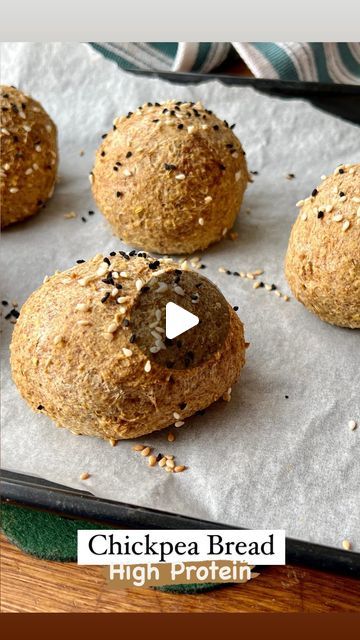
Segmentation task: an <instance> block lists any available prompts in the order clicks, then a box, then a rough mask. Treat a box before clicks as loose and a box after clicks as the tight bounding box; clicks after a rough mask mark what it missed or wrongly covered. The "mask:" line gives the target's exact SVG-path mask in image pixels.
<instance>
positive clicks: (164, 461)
mask: <svg viewBox="0 0 360 640" xmlns="http://www.w3.org/2000/svg"><path fill="white" fill-rule="evenodd" d="M165 465H166V458H165V457H164V458H161V459H160V460H159V467H165Z"/></svg>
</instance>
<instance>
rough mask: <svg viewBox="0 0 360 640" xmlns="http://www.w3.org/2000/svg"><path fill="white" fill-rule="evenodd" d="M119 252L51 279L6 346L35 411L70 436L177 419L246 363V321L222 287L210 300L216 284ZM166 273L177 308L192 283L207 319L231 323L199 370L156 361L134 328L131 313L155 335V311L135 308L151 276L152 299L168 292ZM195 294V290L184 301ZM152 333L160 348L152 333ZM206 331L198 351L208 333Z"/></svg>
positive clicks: (139, 428) (114, 434)
mask: <svg viewBox="0 0 360 640" xmlns="http://www.w3.org/2000/svg"><path fill="white" fill-rule="evenodd" d="M122 253H123V255H119V254H117V255H114V252H112V254H110V256H109V257H105V258H103V256H101V255H98V256H96V257H95V258H93V259H92V260H89V261H88V262H84V261H82V262H81V264H77V265H76V266H74V267H73V268H71V269H69V270H67V271H64V272H62V273H56V274H55V275H53V276H52V277H50V278H48V279H47V280H46V281H45V282H44V284H42V286H41V287H40V288H39V289H37V290H36V291H35V292H34V293H32V294H31V296H30V297H29V299H28V300H27V302H26V303H25V304H24V305H23V307H22V309H21V313H20V317H19V319H18V321H17V324H16V326H15V328H14V333H13V338H12V343H11V367H12V375H13V380H14V382H15V384H16V385H17V387H18V389H19V391H20V393H21V394H22V396H23V397H24V398H25V400H26V401H27V402H28V403H29V404H30V406H31V407H32V409H34V410H38V411H39V412H42V413H45V414H46V415H48V416H49V417H50V418H52V419H53V420H55V422H56V423H57V424H58V425H59V426H62V427H66V428H68V429H70V430H71V431H72V432H74V433H77V434H87V435H94V436H99V437H101V438H106V439H113V440H119V439H122V438H134V437H138V436H143V435H144V434H147V433H150V432H152V431H155V430H158V429H163V428H165V427H167V426H169V425H171V424H173V423H174V422H175V421H176V415H180V416H181V420H182V419H185V418H187V417H188V416H191V415H192V414H194V413H195V412H196V411H198V410H201V409H204V408H205V407H207V406H208V405H210V404H211V403H212V402H214V401H215V400H217V399H219V398H221V397H222V396H223V395H224V393H227V392H228V389H229V387H231V385H232V384H233V383H234V382H235V381H236V380H237V378H238V376H239V374H240V370H241V368H242V367H243V365H244V361H245V356H244V353H245V343H244V332H243V325H242V323H241V322H240V320H239V319H238V317H237V315H236V313H235V312H234V311H233V309H232V308H231V307H230V306H229V305H228V303H227V302H226V301H225V299H224V298H223V296H222V295H221V294H220V292H218V293H217V295H218V296H219V298H220V300H223V301H224V304H225V307H223V310H222V311H221V308H222V304H223V303H222V302H220V303H215V305H214V304H213V302H212V295H213V293H214V290H216V291H218V290H217V289H216V287H215V286H214V285H213V284H212V283H210V281H208V280H207V279H206V278H201V277H200V276H198V275H197V274H196V273H194V272H186V273H187V275H186V278H185V277H184V278H183V279H182V274H185V271H181V270H180V269H179V268H178V265H177V264H176V263H173V262H172V261H171V260H166V261H165V260H160V261H158V260H157V261H154V259H151V258H149V257H147V256H146V254H144V253H140V254H139V255H130V256H129V255H127V254H124V252H122ZM131 253H135V252H131ZM174 267H176V271H175V272H174ZM169 272H171V273H175V285H174V286H173V287H172V290H171V295H179V296H180V297H179V300H178V301H179V303H180V304H181V305H182V306H183V307H184V306H185V307H186V301H188V302H189V299H190V298H189V292H190V290H191V288H190V285H191V286H192V285H193V283H194V282H196V283H197V285H198V288H196V289H195V290H196V292H197V291H200V292H201V301H202V304H203V305H204V306H203V308H204V309H206V304H207V302H208V301H209V305H210V308H209V315H212V309H213V307H214V306H216V307H217V308H218V309H219V310H220V313H221V314H222V315H223V316H224V321H226V322H228V329H227V332H226V335H225V336H224V339H223V340H222V342H221V343H220V345H221V346H220V348H219V349H218V350H217V351H214V350H211V349H210V351H211V353H210V354H208V356H207V358H206V359H205V360H204V361H203V362H200V364H199V366H189V367H188V368H187V366H186V367H185V368H168V367H167V366H163V364H161V363H160V364H157V360H156V358H157V355H156V354H154V357H153V358H152V359H150V358H149V357H148V355H147V353H146V352H145V351H143V350H142V349H141V348H140V346H139V344H138V340H137V339H136V336H134V334H133V328H132V323H134V324H136V321H135V320H133V316H132V314H135V313H138V315H137V323H138V325H139V319H140V325H139V326H140V327H142V326H145V325H146V322H149V323H150V324H149V327H150V329H151V331H153V328H154V327H155V325H156V324H157V323H156V321H155V324H152V323H151V319H152V314H154V313H155V316H156V309H154V308H150V306H149V304H148V305H147V303H146V302H145V306H144V304H142V305H140V311H138V312H135V311H134V307H136V305H138V303H139V297H140V296H146V295H147V292H148V290H149V289H150V287H149V283H150V282H154V281H156V287H157V289H156V291H157V293H156V295H158V296H161V295H169V294H168V293H166V294H165V293H164V294H162V291H163V288H164V285H161V284H160V283H161V281H162V279H163V278H166V277H167V278H168V279H169V277H170V275H171V274H170V275H169ZM190 273H191V274H192V273H193V276H191V277H190V276H189V275H188V274H190ZM193 278H195V280H194V279H193ZM196 278H197V279H198V280H196ZM179 281H180V283H181V285H182V287H180V285H179V284H176V283H178V282H179ZM200 281H201V283H202V284H201V285H199V283H200ZM197 285H195V286H197ZM177 292H179V293H177ZM180 294H181V295H180ZM154 299H155V298H149V300H154ZM166 299H167V298H166ZM197 299H198V294H197V293H196V294H195V295H192V297H191V299H190V302H192V303H194V301H195V302H197ZM145 300H146V298H145ZM156 300H158V298H156ZM153 304H154V303H152V305H153ZM196 308H197V307H196V305H195V307H194V313H196ZM139 314H140V315H139ZM141 314H143V316H142V315H141ZM225 316H226V318H225ZM142 317H143V318H144V322H142V321H141V319H142ZM217 324H218V325H219V327H221V324H222V323H221V317H218V319H217ZM155 328H156V327H155ZM160 330H161V329H160ZM188 333H189V335H190V332H188ZM152 335H155V338H153V339H154V340H155V341H156V343H157V344H158V343H159V338H158V337H157V331H155V332H153V334H152ZM183 335H185V334H183ZM202 335H203V337H204V346H203V353H204V352H205V349H206V346H207V344H210V343H211V342H213V340H212V338H213V337H214V336H207V334H206V331H205V332H204V333H203V334H202ZM160 342H161V340H160ZM178 346H181V344H180V341H179V345H178ZM189 355H190V354H189ZM191 357H193V356H191ZM160 362H161V361H160ZM168 366H169V367H172V366H173V363H171V364H170V363H169V365H168ZM174 414H175V415H174Z"/></svg>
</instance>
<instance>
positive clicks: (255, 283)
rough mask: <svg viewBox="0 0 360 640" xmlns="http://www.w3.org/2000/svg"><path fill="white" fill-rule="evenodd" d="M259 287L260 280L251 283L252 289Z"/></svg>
mask: <svg viewBox="0 0 360 640" xmlns="http://www.w3.org/2000/svg"><path fill="white" fill-rule="evenodd" d="M259 287H260V282H259V281H258V280H257V281H256V282H254V284H253V289H258V288H259Z"/></svg>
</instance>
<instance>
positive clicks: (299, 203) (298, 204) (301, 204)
mask: <svg viewBox="0 0 360 640" xmlns="http://www.w3.org/2000/svg"><path fill="white" fill-rule="evenodd" d="M303 204H304V200H298V202H297V203H296V205H295V206H296V207H302V206H303Z"/></svg>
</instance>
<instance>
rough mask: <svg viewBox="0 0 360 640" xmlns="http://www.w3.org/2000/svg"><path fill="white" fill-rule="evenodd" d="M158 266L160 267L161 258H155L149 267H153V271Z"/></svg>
mask: <svg viewBox="0 0 360 640" xmlns="http://www.w3.org/2000/svg"><path fill="white" fill-rule="evenodd" d="M158 267H160V262H159V260H155V262H150V263H149V269H151V270H152V271H154V269H157V268H158Z"/></svg>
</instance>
